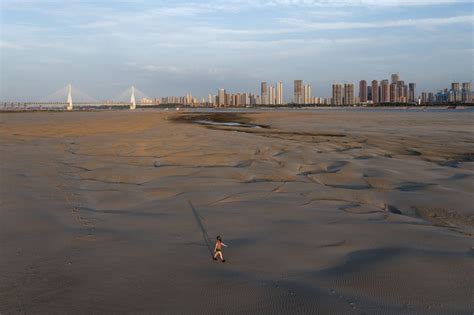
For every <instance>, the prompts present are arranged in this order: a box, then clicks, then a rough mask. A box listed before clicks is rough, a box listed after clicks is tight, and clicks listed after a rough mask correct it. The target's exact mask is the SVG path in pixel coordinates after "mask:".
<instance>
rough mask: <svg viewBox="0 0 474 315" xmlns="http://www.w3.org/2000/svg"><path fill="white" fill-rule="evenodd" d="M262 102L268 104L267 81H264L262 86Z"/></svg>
mask: <svg viewBox="0 0 474 315" xmlns="http://www.w3.org/2000/svg"><path fill="white" fill-rule="evenodd" d="M260 102H261V104H263V105H266V104H268V88H267V82H262V84H261V86H260Z"/></svg>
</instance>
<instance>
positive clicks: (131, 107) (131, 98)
mask: <svg viewBox="0 0 474 315" xmlns="http://www.w3.org/2000/svg"><path fill="white" fill-rule="evenodd" d="M136 108H137V103H136V101H135V87H134V86H132V96H131V97H130V109H136Z"/></svg>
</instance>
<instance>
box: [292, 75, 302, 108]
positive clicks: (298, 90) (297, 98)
mask: <svg viewBox="0 0 474 315" xmlns="http://www.w3.org/2000/svg"><path fill="white" fill-rule="evenodd" d="M294 92H295V95H294V98H293V103H295V104H303V81H302V80H295V91H294Z"/></svg>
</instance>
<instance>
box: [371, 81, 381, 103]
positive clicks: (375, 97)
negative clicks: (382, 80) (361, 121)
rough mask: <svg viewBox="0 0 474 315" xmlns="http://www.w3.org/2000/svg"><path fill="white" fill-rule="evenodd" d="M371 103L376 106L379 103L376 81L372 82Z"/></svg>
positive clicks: (377, 83)
mask: <svg viewBox="0 0 474 315" xmlns="http://www.w3.org/2000/svg"><path fill="white" fill-rule="evenodd" d="M371 85H372V103H374V104H378V103H380V101H379V82H378V81H377V80H372V84H371Z"/></svg>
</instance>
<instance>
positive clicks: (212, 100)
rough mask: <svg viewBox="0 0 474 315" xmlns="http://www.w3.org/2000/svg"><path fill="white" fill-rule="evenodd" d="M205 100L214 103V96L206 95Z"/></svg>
mask: <svg viewBox="0 0 474 315" xmlns="http://www.w3.org/2000/svg"><path fill="white" fill-rule="evenodd" d="M207 102H208V103H209V105H214V97H213V96H212V94H209V95H208V98H207Z"/></svg>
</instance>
